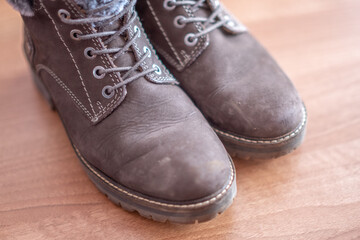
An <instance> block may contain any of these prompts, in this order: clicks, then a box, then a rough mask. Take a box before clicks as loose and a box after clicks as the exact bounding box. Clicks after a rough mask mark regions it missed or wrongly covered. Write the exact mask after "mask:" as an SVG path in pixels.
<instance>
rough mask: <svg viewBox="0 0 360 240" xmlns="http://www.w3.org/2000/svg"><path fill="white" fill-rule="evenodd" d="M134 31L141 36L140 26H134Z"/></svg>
mask: <svg viewBox="0 0 360 240" xmlns="http://www.w3.org/2000/svg"><path fill="white" fill-rule="evenodd" d="M134 32H135V34H139V36H138V37H140V36H141V32H140V28H139V27H138V26H136V25H135V26H134Z"/></svg>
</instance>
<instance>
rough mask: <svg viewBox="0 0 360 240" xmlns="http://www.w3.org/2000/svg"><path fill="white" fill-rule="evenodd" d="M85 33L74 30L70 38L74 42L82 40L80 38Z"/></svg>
mask: <svg viewBox="0 0 360 240" xmlns="http://www.w3.org/2000/svg"><path fill="white" fill-rule="evenodd" d="M82 34H83V33H82V32H81V31H80V30H78V29H73V30H71V31H70V37H71V38H72V39H74V40H77V41H78V40H80V38H79V36H81V35H82Z"/></svg>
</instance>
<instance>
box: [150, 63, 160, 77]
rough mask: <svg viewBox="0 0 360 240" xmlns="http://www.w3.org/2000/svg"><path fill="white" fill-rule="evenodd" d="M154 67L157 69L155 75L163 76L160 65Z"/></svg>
mask: <svg viewBox="0 0 360 240" xmlns="http://www.w3.org/2000/svg"><path fill="white" fill-rule="evenodd" d="M152 67H153V68H155V69H156V71H155V73H156V74H157V75H161V69H160V67H159V66H158V65H156V64H153V65H152Z"/></svg>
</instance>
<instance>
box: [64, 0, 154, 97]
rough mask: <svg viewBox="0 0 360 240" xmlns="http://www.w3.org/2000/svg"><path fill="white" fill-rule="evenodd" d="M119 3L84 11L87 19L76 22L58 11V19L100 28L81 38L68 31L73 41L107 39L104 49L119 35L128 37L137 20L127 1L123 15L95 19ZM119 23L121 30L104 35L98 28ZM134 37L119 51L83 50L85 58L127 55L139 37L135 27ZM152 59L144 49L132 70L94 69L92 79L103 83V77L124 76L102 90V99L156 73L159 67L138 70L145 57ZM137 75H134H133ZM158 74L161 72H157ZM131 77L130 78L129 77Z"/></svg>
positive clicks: (107, 32)
mask: <svg viewBox="0 0 360 240" xmlns="http://www.w3.org/2000/svg"><path fill="white" fill-rule="evenodd" d="M119 1H120V0H114V1H112V2H110V3H107V4H105V5H104V6H102V7H99V8H96V9H92V10H90V11H85V13H86V16H89V17H85V18H79V19H72V18H71V16H70V13H69V12H68V11H66V10H64V9H60V10H59V11H58V15H59V17H60V19H61V20H62V21H63V22H64V23H66V24H69V25H81V24H92V25H93V26H97V27H98V28H99V30H98V32H95V33H90V34H83V33H82V32H81V31H79V30H77V29H74V30H72V31H71V33H70V36H71V37H72V38H73V39H74V40H90V39H94V38H107V39H106V40H104V41H103V43H104V44H105V45H108V44H109V43H110V42H112V41H113V40H115V39H116V38H117V37H119V36H120V35H122V34H124V33H125V32H128V35H127V36H130V34H129V28H130V26H131V25H132V24H133V22H134V21H135V19H136V13H135V12H134V11H133V9H134V5H135V1H130V3H129V4H128V5H127V6H126V7H125V8H124V10H123V11H121V12H119V13H116V14H110V15H108V16H96V14H97V13H100V12H101V11H104V10H106V9H108V8H110V7H112V6H114V5H115V4H117V3H118V2H119ZM120 19H124V23H125V24H124V25H122V26H121V27H120V29H119V30H117V31H105V30H103V29H102V28H101V27H102V26H106V25H107V24H111V23H113V22H115V21H117V20H119V21H120ZM134 32H135V33H134V35H133V36H132V37H131V38H129V39H127V40H126V43H125V45H124V46H122V47H114V48H106V49H101V50H96V49H94V48H90V47H88V48H86V49H85V50H84V54H85V57H87V58H89V59H92V58H95V57H96V56H97V55H104V54H113V56H112V58H113V59H117V58H118V57H120V56H121V55H122V54H124V53H125V52H128V51H129V50H130V51H132V50H131V46H132V45H133V44H134V43H135V41H136V40H137V38H138V37H140V36H141V31H140V29H139V27H138V26H134ZM150 56H151V51H150V49H149V48H147V50H146V51H144V55H143V56H142V57H141V58H140V59H139V61H137V62H135V63H134V64H133V66H127V67H112V68H107V69H105V68H104V67H102V66H96V67H95V68H94V69H93V75H94V77H95V78H97V79H102V78H104V77H105V75H106V74H109V73H115V72H118V73H120V75H121V73H124V74H123V75H121V77H122V79H123V81H122V82H120V83H117V84H115V85H113V86H105V87H104V88H103V90H102V95H103V96H104V97H105V98H111V97H113V96H114V93H115V90H116V89H118V88H121V87H123V86H124V85H126V84H129V83H131V82H132V81H134V80H136V79H139V78H141V77H144V76H146V75H147V74H149V73H153V72H155V73H157V72H158V71H159V69H160V68H159V67H157V68H156V67H153V68H150V69H147V70H145V71H144V70H141V69H140V66H141V64H142V63H143V62H144V61H145V59H146V58H147V57H150ZM136 71H137V72H136ZM160 71H161V70H160ZM134 72H136V73H135V74H133V76H130V75H131V74H132V73H134Z"/></svg>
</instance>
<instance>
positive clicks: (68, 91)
mask: <svg viewBox="0 0 360 240" xmlns="http://www.w3.org/2000/svg"><path fill="white" fill-rule="evenodd" d="M35 68H36V72H37V74H38V75H40V74H39V73H40V71H41V70H44V71H46V72H47V73H49V74H50V76H51V77H52V78H53V79H55V81H56V82H57V83H58V84H59V85H60V86H61V87H62V88H63V89H64V90H65V91H66V92H67V93H68V94H69V96H70V97H71V98H72V99H73V100H74V101H75V103H76V104H77V105H78V106H79V107H80V108H81V109H82V110H83V111H84V112H85V114H86V115H87V116H88V117H90V118H91V113H90V112H89V111H88V110H87V108H86V107H85V106H84V105H83V104H82V103H81V101H80V100H79V99H78V98H77V97H76V96H75V94H74V93H73V92H72V91H71V90H70V89H69V88H68V87H67V86H66V84H65V83H64V82H63V81H61V79H60V78H59V77H58V76H57V75H56V74H55V73H54V72H53V71H52V70H51V69H50V68H48V67H46V66H45V65H43V64H38V65H36V67H35Z"/></svg>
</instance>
